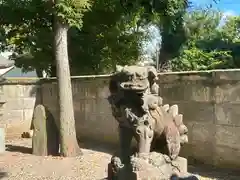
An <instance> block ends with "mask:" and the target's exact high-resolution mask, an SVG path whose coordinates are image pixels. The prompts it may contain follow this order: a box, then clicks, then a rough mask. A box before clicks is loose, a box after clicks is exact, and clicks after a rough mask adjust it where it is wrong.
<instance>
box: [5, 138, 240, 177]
mask: <svg viewBox="0 0 240 180" xmlns="http://www.w3.org/2000/svg"><path fill="white" fill-rule="evenodd" d="M82 148H83V153H84V155H83V156H82V157H77V158H61V157H39V156H34V155H31V154H30V153H31V139H14V140H11V141H7V151H6V153H4V154H3V155H0V179H2V180H6V179H8V180H11V179H14V180H30V179H34V180H35V179H36V180H37V179H39V180H40V179H41V180H51V179H58V180H70V179H71V180H74V179H78V180H103V179H104V178H106V176H107V164H108V163H109V161H110V158H111V153H112V152H113V151H112V152H111V151H107V150H105V149H104V148H101V147H100V146H99V145H96V144H95V147H94V148H93V146H91V149H90V148H89V146H88V148H89V149H88V148H87V146H86V145H85V146H84V144H83V145H82ZM92 149H94V150H92ZM189 170H190V171H191V172H193V173H194V174H195V175H197V176H198V177H199V179H202V180H204V179H219V180H240V175H239V176H237V175H236V174H235V175H234V174H233V173H226V172H224V171H222V170H221V171H220V172H218V171H217V170H209V169H208V170H204V168H202V167H201V168H198V167H191V166H190V167H189Z"/></svg>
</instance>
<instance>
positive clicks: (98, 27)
mask: <svg viewBox="0 0 240 180" xmlns="http://www.w3.org/2000/svg"><path fill="white" fill-rule="evenodd" d="M24 1H26V3H22V4H21V5H19V4H18V3H17V2H18V1H17V0H16V1H14V0H12V1H8V0H4V5H0V13H2V12H7V13H6V14H5V16H4V17H5V18H4V19H0V24H1V25H2V27H4V28H3V32H2V31H0V32H1V34H3V36H0V37H2V38H1V45H2V48H3V49H4V50H7V49H11V50H13V51H14V55H13V56H12V58H13V59H14V60H15V63H16V65H17V66H18V67H22V68H23V70H24V71H31V70H34V69H35V70H37V71H42V70H45V71H46V72H47V73H48V74H49V75H52V76H55V72H54V65H55V61H54V52H53V46H52V42H53V37H54V34H53V30H52V23H53V9H52V5H51V4H49V2H47V1H42V0H30V1H28V0H24ZM10 2H11V3H10ZM13 2H14V3H13ZM27 2H29V3H27ZM88 2H89V4H92V7H91V11H88V12H85V15H84V17H83V19H82V20H83V23H82V24H81V22H78V21H75V22H73V23H69V22H70V21H71V18H69V19H70V21H69V22H67V23H68V24H69V25H71V26H74V27H71V28H70V29H69V32H68V34H69V48H68V49H69V59H70V65H71V73H72V75H81V74H93V73H95V74H96V73H106V72H109V71H112V70H113V67H115V65H116V64H121V65H125V64H131V63H134V62H135V61H136V60H137V58H138V55H139V53H140V49H141V41H142V40H144V38H145V35H144V33H143V32H142V31H141V30H140V29H139V26H138V22H139V16H141V13H142V12H141V10H140V9H138V10H136V11H133V12H132V14H131V15H126V16H124V12H123V9H122V8H121V7H120V4H119V2H118V0H99V1H94V0H92V1H88ZM79 6H81V7H82V5H79ZM84 7H85V6H84ZM82 9H84V8H82ZM19 12H21V13H20V14H18V13H19ZM59 12H60V10H59ZM61 12H62V11H61ZM70 14H71V13H70ZM1 17H3V16H1ZM64 17H65V19H67V16H64ZM72 17H73V16H72ZM15 19H17V20H15ZM76 20H77V18H76ZM77 22H78V23H79V25H77V24H74V23H77ZM79 27H82V28H81V30H80V29H79Z"/></svg>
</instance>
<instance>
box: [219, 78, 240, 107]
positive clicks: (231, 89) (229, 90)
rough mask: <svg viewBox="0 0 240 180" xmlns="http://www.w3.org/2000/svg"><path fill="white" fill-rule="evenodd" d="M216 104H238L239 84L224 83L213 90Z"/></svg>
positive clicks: (239, 95) (237, 82)
mask: <svg viewBox="0 0 240 180" xmlns="http://www.w3.org/2000/svg"><path fill="white" fill-rule="evenodd" d="M214 94H215V95H214V97H215V101H216V103H223V102H240V82H239V81H235V82H226V83H223V84H219V85H217V86H216V87H215V89H214Z"/></svg>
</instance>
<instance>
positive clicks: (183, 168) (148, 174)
mask: <svg viewBox="0 0 240 180" xmlns="http://www.w3.org/2000/svg"><path fill="white" fill-rule="evenodd" d="M114 166H115V165H114V164H111V163H110V164H109V166H108V179H109V180H128V179H129V180H148V179H151V180H152V179H154V180H169V179H170V177H171V176H172V175H174V174H176V175H177V176H179V177H183V176H186V175H187V174H188V173H187V159H185V158H183V157H178V158H177V159H176V160H173V161H170V159H169V157H168V156H166V155H163V154H161V153H156V152H151V153H149V155H144V156H142V157H137V156H132V157H131V162H130V164H126V165H125V164H124V165H122V166H120V167H119V168H116V167H114ZM116 169H117V170H116Z"/></svg>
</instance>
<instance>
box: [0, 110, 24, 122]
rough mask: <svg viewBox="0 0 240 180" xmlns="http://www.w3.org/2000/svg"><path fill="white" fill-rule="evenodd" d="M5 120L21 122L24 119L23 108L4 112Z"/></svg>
mask: <svg viewBox="0 0 240 180" xmlns="http://www.w3.org/2000/svg"><path fill="white" fill-rule="evenodd" d="M3 118H4V120H6V121H7V122H8V123H12V122H13V123H21V122H22V121H23V120H24V119H23V110H8V111H5V112H4V117H3Z"/></svg>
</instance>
